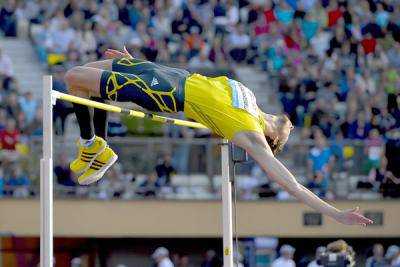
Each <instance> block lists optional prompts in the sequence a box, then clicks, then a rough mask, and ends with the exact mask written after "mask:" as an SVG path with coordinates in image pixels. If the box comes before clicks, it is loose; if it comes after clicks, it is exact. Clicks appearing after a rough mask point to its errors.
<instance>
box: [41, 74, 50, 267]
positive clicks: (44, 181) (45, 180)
mask: <svg viewBox="0 0 400 267" xmlns="http://www.w3.org/2000/svg"><path fill="white" fill-rule="evenodd" d="M52 100H53V99H52V77H51V76H49V75H46V76H43V158H42V159H41V161H40V267H53V103H52Z"/></svg>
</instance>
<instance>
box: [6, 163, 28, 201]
mask: <svg viewBox="0 0 400 267" xmlns="http://www.w3.org/2000/svg"><path fill="white" fill-rule="evenodd" d="M30 184H31V182H30V180H29V178H28V176H27V175H26V174H24V173H23V171H22V169H21V166H19V165H13V166H12V168H11V171H10V174H9V175H8V176H7V177H6V185H7V186H9V187H10V190H9V191H8V193H9V194H11V195H12V196H14V197H23V198H25V197H28V196H29V194H30V191H29V185H30Z"/></svg>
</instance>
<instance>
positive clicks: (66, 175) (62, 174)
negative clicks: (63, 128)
mask: <svg viewBox="0 0 400 267" xmlns="http://www.w3.org/2000/svg"><path fill="white" fill-rule="evenodd" d="M54 174H55V175H56V179H57V183H58V184H59V185H63V186H75V185H76V183H75V181H74V180H73V178H72V173H71V170H70V168H69V160H68V157H67V155H66V154H65V153H61V155H60V156H59V162H58V163H57V164H56V165H55V167H54Z"/></svg>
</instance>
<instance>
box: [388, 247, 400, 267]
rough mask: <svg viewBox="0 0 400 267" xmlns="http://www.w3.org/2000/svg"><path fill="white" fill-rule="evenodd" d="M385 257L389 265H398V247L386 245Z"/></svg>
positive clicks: (399, 256)
mask: <svg viewBox="0 0 400 267" xmlns="http://www.w3.org/2000/svg"><path fill="white" fill-rule="evenodd" d="M385 259H386V262H387V264H388V266H390V267H398V266H400V248H399V246H396V245H391V246H390V247H388V249H387V251H386V254H385Z"/></svg>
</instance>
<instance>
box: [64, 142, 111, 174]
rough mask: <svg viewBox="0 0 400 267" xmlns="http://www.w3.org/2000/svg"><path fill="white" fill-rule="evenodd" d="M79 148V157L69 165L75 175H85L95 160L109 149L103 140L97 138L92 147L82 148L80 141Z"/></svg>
mask: <svg viewBox="0 0 400 267" xmlns="http://www.w3.org/2000/svg"><path fill="white" fill-rule="evenodd" d="M77 146H78V157H77V158H76V159H75V160H74V161H72V162H71V163H70V164H69V167H70V169H71V171H73V172H74V173H83V172H85V171H87V170H88V169H89V167H90V164H92V162H93V161H94V159H95V158H96V157H97V156H98V155H100V153H101V152H103V151H104V149H105V148H106V147H107V142H106V141H105V140H104V139H103V138H101V137H98V136H96V137H95V139H94V141H93V143H92V144H91V145H90V146H88V147H85V146H82V145H81V144H80V142H79V140H78V142H77Z"/></svg>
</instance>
